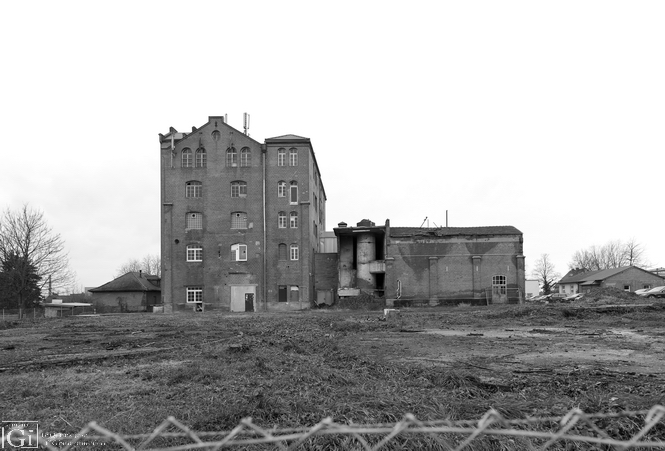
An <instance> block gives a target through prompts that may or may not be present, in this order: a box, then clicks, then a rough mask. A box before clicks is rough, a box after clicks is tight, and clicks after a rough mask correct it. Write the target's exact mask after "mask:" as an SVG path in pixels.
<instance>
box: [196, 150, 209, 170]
mask: <svg viewBox="0 0 665 451" xmlns="http://www.w3.org/2000/svg"><path fill="white" fill-rule="evenodd" d="M195 155H196V167H197V168H205V167H206V163H207V161H206V150H205V149H204V148H203V147H199V148H198V149H196V154H195Z"/></svg>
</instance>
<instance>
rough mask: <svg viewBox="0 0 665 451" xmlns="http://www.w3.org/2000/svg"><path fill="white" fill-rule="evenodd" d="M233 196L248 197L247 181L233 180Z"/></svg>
mask: <svg viewBox="0 0 665 451" xmlns="http://www.w3.org/2000/svg"><path fill="white" fill-rule="evenodd" d="M231 197H247V182H242V181H235V182H231Z"/></svg>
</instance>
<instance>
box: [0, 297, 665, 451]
mask: <svg viewBox="0 0 665 451" xmlns="http://www.w3.org/2000/svg"><path fill="white" fill-rule="evenodd" d="M664 386H665V301H660V300H657V301H654V302H649V303H645V302H643V300H641V299H640V298H636V299H624V298H620V297H612V296H610V297H607V296H605V297H603V298H598V299H590V300H587V301H586V302H577V303H574V304H552V305H530V304H525V305H491V306H482V307H481V306H477V307H470V306H459V307H438V308H410V309H402V310H400V311H399V314H397V315H389V316H388V318H387V319H386V317H384V315H383V311H362V310H359V311H349V310H312V311H306V312H293V313H288V314H269V313H259V314H256V313H254V314H230V313H225V312H206V313H205V314H194V313H190V314H178V315H164V314H127V315H108V316H89V317H76V318H61V319H42V320H37V321H31V320H28V321H23V322H17V321H12V322H9V323H7V324H4V325H2V324H0V396H1V397H2V399H3V400H5V401H6V406H7V408H8V409H9V410H8V412H7V413H8V414H11V415H10V416H13V417H16V418H18V417H21V418H23V417H25V418H35V419H36V420H39V421H41V422H43V423H44V424H47V425H55V426H53V427H54V428H56V427H60V428H64V429H65V430H67V431H70V432H76V431H77V430H78V429H79V428H80V427H81V426H82V425H84V424H87V422H89V421H92V420H95V421H97V422H99V424H103V425H105V427H108V428H109V429H111V430H115V431H125V432H132V433H142V432H145V431H149V430H152V428H154V427H155V426H156V423H158V422H159V421H161V420H162V419H164V418H166V417H167V416H171V415H172V416H175V417H176V418H179V419H182V420H183V421H185V422H186V423H187V424H188V425H190V426H191V427H192V428H194V429H197V430H211V429H212V430H225V429H227V430H230V429H232V428H233V427H235V426H236V425H237V424H238V422H239V421H240V419H241V418H245V417H248V416H250V417H252V418H255V419H256V421H257V422H259V423H260V424H268V425H273V424H279V425H282V426H284V425H292V426H293V425H305V424H315V423H317V422H318V421H321V419H322V418H325V417H327V416H331V417H333V418H334V419H335V420H337V421H343V422H351V421H352V422H355V423H358V424H363V423H375V422H394V421H398V419H399V418H401V417H402V416H403V415H404V414H405V413H407V412H410V413H413V414H415V415H416V416H417V417H418V418H419V419H423V420H425V419H431V420H438V419H442V418H458V419H468V420H473V419H478V418H480V417H481V416H482V414H483V413H484V412H486V411H487V410H488V409H490V408H495V409H498V410H499V411H500V412H502V413H503V414H505V415H507V416H509V417H523V416H528V415H532V416H550V415H564V414H565V413H567V412H568V411H569V410H570V409H572V408H577V407H579V408H581V409H582V410H584V411H585V412H590V413H591V412H600V411H621V410H644V409H647V410H648V409H649V408H651V407H652V406H653V405H655V404H665V390H663V387H664ZM202 387H205V390H202V389H201V388H202ZM61 419H62V420H61ZM635 427H636V428H638V429H639V427H638V426H635ZM633 432H634V431H632V429H631V430H630V431H626V432H625V434H624V435H625V436H626V437H627V436H629V435H630V434H632V433H633ZM659 433H660V432H659ZM489 449H491V447H490V448H489Z"/></svg>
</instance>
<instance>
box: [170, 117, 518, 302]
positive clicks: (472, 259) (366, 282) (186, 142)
mask: <svg viewBox="0 0 665 451" xmlns="http://www.w3.org/2000/svg"><path fill="white" fill-rule="evenodd" d="M159 137H160V148H161V158H160V166H161V202H162V211H161V256H162V280H161V290H162V302H163V304H164V311H165V312H172V311H178V310H195V311H206V310H214V309H221V310H225V311H235V312H241V311H286V310H302V309H307V308H310V307H312V306H316V305H321V304H331V303H334V302H335V300H336V299H338V298H339V297H340V296H342V297H344V296H353V295H358V294H360V293H368V294H371V295H374V296H377V297H379V298H383V299H385V300H386V305H388V306H391V305H402V304H405V303H406V304H408V303H416V302H420V303H427V304H429V305H437V304H439V303H445V302H449V301H462V302H464V301H471V302H473V301H476V302H482V303H491V302H493V303H504V302H518V301H519V300H521V299H522V298H523V295H524V284H525V281H524V256H523V255H522V242H523V239H522V233H521V232H520V231H519V230H517V229H516V228H514V227H512V226H496V227H470V228H452V227H451V228H448V227H445V228H443V227H441V228H437V229H427V228H410V227H390V222H389V221H386V224H385V226H378V227H377V226H375V224H374V223H372V222H371V221H369V220H363V221H361V222H359V223H358V224H357V227H347V226H346V224H344V223H341V224H340V225H339V227H337V228H335V229H334V234H332V233H331V232H325V220H326V214H325V212H326V200H327V197H326V194H325V189H324V186H323V181H322V179H321V172H320V170H319V167H318V164H317V161H316V157H315V154H314V149H313V147H312V143H311V141H310V139H309V138H303V137H301V136H297V135H284V136H278V137H275V138H268V139H266V140H265V141H264V142H263V143H260V142H258V141H256V140H254V139H252V138H250V137H249V136H248V135H247V134H246V133H243V132H241V131H238V130H237V129H235V128H233V127H231V126H229V125H228V124H227V122H226V120H225V117H223V116H210V117H209V118H208V122H207V123H205V124H204V125H202V126H201V127H199V128H196V127H192V131H191V132H189V133H181V132H178V131H176V130H175V129H173V128H171V129H170V130H169V133H167V134H165V135H162V134H160V135H159Z"/></svg>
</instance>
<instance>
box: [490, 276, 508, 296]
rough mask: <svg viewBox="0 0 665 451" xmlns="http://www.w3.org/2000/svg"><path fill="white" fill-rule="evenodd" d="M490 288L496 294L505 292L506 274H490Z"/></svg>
mask: <svg viewBox="0 0 665 451" xmlns="http://www.w3.org/2000/svg"><path fill="white" fill-rule="evenodd" d="M492 290H493V292H494V293H496V294H506V276H492Z"/></svg>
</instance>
